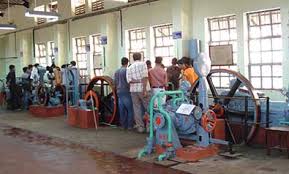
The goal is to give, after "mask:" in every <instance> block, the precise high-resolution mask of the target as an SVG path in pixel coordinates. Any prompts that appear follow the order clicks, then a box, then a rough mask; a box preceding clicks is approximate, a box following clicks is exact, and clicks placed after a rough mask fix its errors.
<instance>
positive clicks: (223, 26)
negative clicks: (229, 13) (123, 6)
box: [220, 19, 228, 29]
mask: <svg viewBox="0 0 289 174" xmlns="http://www.w3.org/2000/svg"><path fill="white" fill-rule="evenodd" d="M227 28H228V21H227V20H226V19H224V20H220V29H227Z"/></svg>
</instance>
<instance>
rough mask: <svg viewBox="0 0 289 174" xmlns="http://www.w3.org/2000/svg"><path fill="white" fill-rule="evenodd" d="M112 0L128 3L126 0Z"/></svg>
mask: <svg viewBox="0 0 289 174" xmlns="http://www.w3.org/2000/svg"><path fill="white" fill-rule="evenodd" d="M112 1H114V2H123V3H128V0H112Z"/></svg>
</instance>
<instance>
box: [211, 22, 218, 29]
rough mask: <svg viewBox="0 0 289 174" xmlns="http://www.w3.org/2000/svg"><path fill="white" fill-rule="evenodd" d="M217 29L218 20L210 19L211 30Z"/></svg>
mask: <svg viewBox="0 0 289 174" xmlns="http://www.w3.org/2000/svg"><path fill="white" fill-rule="evenodd" d="M218 29H219V24H218V20H211V30H218Z"/></svg>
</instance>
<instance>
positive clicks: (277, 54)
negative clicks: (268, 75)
mask: <svg viewBox="0 0 289 174" xmlns="http://www.w3.org/2000/svg"><path fill="white" fill-rule="evenodd" d="M282 61H283V52H282V51H273V62H274V63H282Z"/></svg>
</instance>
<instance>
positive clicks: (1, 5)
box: [0, 0, 29, 11]
mask: <svg viewBox="0 0 289 174" xmlns="http://www.w3.org/2000/svg"><path fill="white" fill-rule="evenodd" d="M25 2H26V3H27V2H29V0H10V7H11V6H13V5H23V4H24V3H25ZM7 7H8V0H0V11H4V10H6V9H7Z"/></svg>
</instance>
